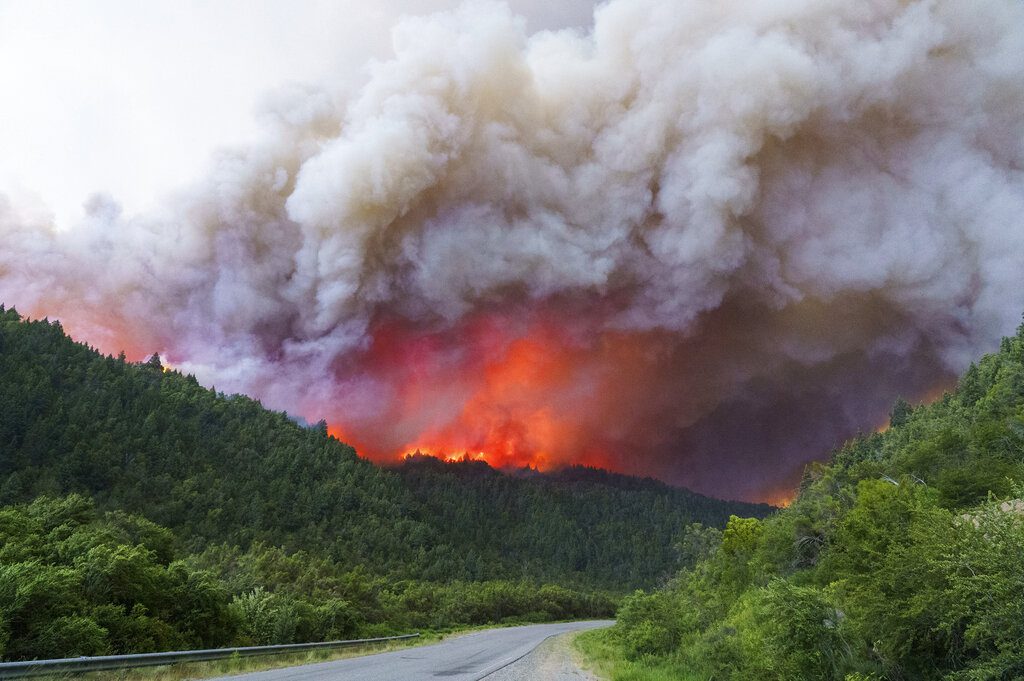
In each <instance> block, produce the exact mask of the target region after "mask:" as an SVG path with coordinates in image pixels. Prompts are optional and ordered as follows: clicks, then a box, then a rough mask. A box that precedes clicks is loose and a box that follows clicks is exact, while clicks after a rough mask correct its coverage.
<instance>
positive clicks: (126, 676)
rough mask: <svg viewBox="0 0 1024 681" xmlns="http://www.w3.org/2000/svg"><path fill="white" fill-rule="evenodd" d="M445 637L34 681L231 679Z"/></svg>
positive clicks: (425, 636) (424, 636)
mask: <svg viewBox="0 0 1024 681" xmlns="http://www.w3.org/2000/svg"><path fill="white" fill-rule="evenodd" d="M442 638H444V636H443V635H442V634H437V633H429V632H424V633H422V634H421V635H420V636H419V638H414V639H407V640H404V641H388V642H385V643H373V644H369V645H365V646H357V647H353V648H335V649H333V650H331V649H323V648H321V649H319V650H309V651H306V652H301V653H285V654H281V655H253V656H251V657H241V656H238V655H236V656H234V657H228V658H225V659H223V660H211V661H209V662H186V663H183V664H174V665H165V666H159V667H139V668H137V669H116V670H110V671H102V672H90V673H88V674H75V675H71V674H65V675H58V674H54V675H52V676H41V677H35V678H37V679H43V680H44V681H45V680H46V679H50V680H56V679H70V678H71V677H72V676H74V678H76V679H84V680H85V681H184V680H185V679H209V678H212V677H216V676H230V675H233V674H245V673H248V672H262V671H267V670H270V669H280V668H282V667H295V666H297V665H303V664H316V663H317V662H331V661H333V660H343V659H346V658H349V657H360V656H362V655H372V654H375V653H386V652H388V651H391V650H400V649H403V648H413V647H416V646H422V645H428V644H430V643H437V642H438V641H440V640H441V639H442Z"/></svg>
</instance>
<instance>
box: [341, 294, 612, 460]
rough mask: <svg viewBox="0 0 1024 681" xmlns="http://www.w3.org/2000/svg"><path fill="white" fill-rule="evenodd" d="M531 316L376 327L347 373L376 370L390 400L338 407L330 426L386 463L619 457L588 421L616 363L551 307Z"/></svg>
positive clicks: (343, 370)
mask: <svg viewBox="0 0 1024 681" xmlns="http://www.w3.org/2000/svg"><path fill="white" fill-rule="evenodd" d="M529 316H530V317H531V320H530V321H529V322H522V321H518V320H516V319H515V318H514V317H512V316H509V315H507V314H496V313H492V314H487V315H481V316H477V317H474V318H472V319H470V320H468V321H467V322H466V323H463V324H460V325H458V327H457V328H455V329H447V330H444V331H438V332H434V333H427V334H424V333H422V331H418V330H416V329H415V328H413V327H410V326H408V325H404V324H401V323H395V322H391V323H384V324H380V325H378V326H377V327H376V328H375V329H374V332H373V342H372V345H371V347H370V349H369V350H368V351H367V353H366V354H365V355H364V356H363V357H361V358H360V361H359V362H357V364H356V365H354V366H353V365H346V366H344V367H341V368H340V369H339V373H340V375H341V376H342V377H346V375H347V374H350V373H352V372H356V373H359V374H362V375H369V376H373V377H375V378H376V379H378V380H379V381H382V382H383V383H384V384H386V387H387V389H388V391H389V392H390V399H389V400H388V401H387V403H386V405H385V408H384V410H383V411H380V412H376V413H372V414H363V415H359V414H347V415H346V414H345V413H340V414H338V415H337V416H336V417H335V418H336V419H337V422H338V425H337V426H332V429H331V432H332V433H333V434H335V435H337V436H338V437H339V439H344V440H347V441H349V442H353V443H354V444H355V445H356V446H357V448H358V449H359V451H360V452H361V453H363V454H364V455H366V456H368V457H370V458H372V459H375V460H378V461H383V462H387V461H395V460H400V459H402V458H404V457H407V456H410V455H416V454H420V455H429V456H435V457H437V458H441V459H445V460H456V459H462V458H468V459H473V460H483V461H486V462H487V463H489V464H490V465H492V466H494V467H497V468H506V467H514V468H522V467H531V468H534V469H538V470H549V469H551V468H554V467H558V466H562V465H568V464H584V465H592V466H604V467H607V466H609V465H612V463H613V462H612V459H611V457H610V456H608V455H607V454H606V453H605V452H604V451H603V449H602V448H601V447H599V446H597V445H595V444H594V441H595V440H597V439H599V437H600V432H601V431H600V430H598V429H592V428H591V427H590V424H591V423H592V420H593V419H594V414H595V413H599V412H601V411H602V410H603V409H604V405H603V402H604V399H603V398H602V386H601V385H600V383H602V382H603V381H607V380H608V379H609V377H610V375H611V374H612V373H613V372H614V369H615V367H611V366H607V365H604V364H603V363H604V362H606V361H607V358H606V357H604V356H602V354H601V353H600V352H595V350H594V348H593V347H590V345H589V344H582V343H579V342H577V341H575V340H574V339H573V338H571V337H570V334H569V333H567V332H566V330H565V328H564V327H561V326H559V325H556V324H554V323H553V322H552V321H551V319H550V318H549V317H550V315H548V314H547V313H532V314H531V315H529ZM343 380H344V378H343Z"/></svg>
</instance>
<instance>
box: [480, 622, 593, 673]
mask: <svg viewBox="0 0 1024 681" xmlns="http://www.w3.org/2000/svg"><path fill="white" fill-rule="evenodd" d="M578 633H579V632H572V633H568V634H560V635H558V636H552V637H551V638H549V639H548V640H546V641H544V642H543V643H541V644H540V645H539V646H537V647H536V648H534V649H533V651H532V652H530V653H529V654H527V655H526V656H524V657H522V658H520V659H519V660H517V661H516V662H513V663H512V664H510V665H509V666H507V667H505V668H504V669H499V670H498V671H496V672H494V673H493V674H490V675H488V676H486V677H484V680H483V681H539V680H540V679H543V680H544V681H597V677H595V676H594V675H593V674H591V673H590V672H587V671H584V670H582V669H580V667H579V665H577V664H576V662H575V660H574V657H575V655H574V651H573V648H572V639H573V637H574V636H576V635H577V634H578Z"/></svg>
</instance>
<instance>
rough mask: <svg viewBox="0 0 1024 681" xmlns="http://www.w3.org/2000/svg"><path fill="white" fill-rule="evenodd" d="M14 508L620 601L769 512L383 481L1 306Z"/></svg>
mask: <svg viewBox="0 0 1024 681" xmlns="http://www.w3.org/2000/svg"><path fill="white" fill-rule="evenodd" d="M0 413H2V414H3V415H4V416H3V419H0V504H12V503H21V502H27V501H29V500H31V499H33V498H35V497H37V496H39V495H42V494H47V495H51V496H60V495H65V494H68V493H81V494H84V495H86V496H87V497H90V498H92V499H95V500H96V502H97V504H98V506H99V507H100V508H101V509H121V510H125V511H129V512H132V513H138V514H141V515H143V516H145V517H146V518H148V519H149V520H152V521H154V522H156V523H159V524H160V525H163V526H166V527H169V528H171V529H172V530H173V531H174V532H175V533H176V534H177V535H178V536H179V537H180V538H181V540H182V542H183V543H184V546H183V549H184V550H185V551H186V552H199V551H202V550H204V549H205V548H207V547H208V546H210V545H211V544H217V543H226V544H228V545H234V546H238V547H240V548H242V549H243V550H244V549H247V548H248V547H250V546H252V545H254V544H256V543H259V544H261V545H269V546H280V547H282V548H283V549H284V550H286V551H296V550H306V551H310V552H312V553H314V554H315V555H317V556H322V557H324V558H326V559H329V560H331V561H332V562H333V563H335V564H337V565H338V566H340V567H341V568H345V569H350V568H355V567H357V566H363V567H365V568H366V569H367V570H368V571H370V572H371V573H372V574H377V575H390V576H392V577H395V578H412V579H426V580H440V581H451V580H456V579H466V580H478V579H495V578H516V579H518V578H528V579H536V580H544V581H548V582H555V583H562V584H574V585H582V586H586V587H588V588H593V587H600V588H606V589H613V590H622V589H627V588H633V587H636V586H650V585H653V584H655V583H657V582H658V580H660V579H663V578H664V577H666V576H667V575H669V574H671V572H672V571H673V569H674V567H675V565H676V561H677V556H676V554H675V551H674V549H673V544H674V543H675V542H676V540H677V539H678V537H679V535H680V532H681V531H682V528H683V527H684V526H685V525H686V524H687V523H689V522H693V521H700V522H703V523H706V524H710V525H718V526H721V525H723V524H724V523H725V521H726V520H727V518H728V516H729V515H730V514H731V513H740V514H744V515H764V514H765V513H766V512H767V511H768V510H769V507H767V506H763V505H750V504H740V503H731V502H723V501H719V500H715V499H710V498H707V497H703V496H700V495H697V494H694V493H691V492H688V491H685V490H680V489H676V488H671V487H668V486H666V485H663V484H660V483H657V482H654V481H651V480H646V481H642V480H635V479H631V478H626V477H625V476H616V475H613V474H606V473H602V472H596V471H587V470H585V469H570V470H567V471H563V472H561V473H556V474H551V475H530V476H508V475H504V474H501V473H498V472H496V471H494V470H493V469H490V468H489V467H487V466H486V465H483V464H478V463H477V464H474V463H465V464H443V463H441V462H439V461H435V460H430V461H414V462H409V463H407V464H406V465H405V466H402V467H400V468H399V469H397V470H392V469H382V468H380V467H378V466H375V465H373V464H371V463H369V462H367V461H364V460H362V459H360V458H359V457H357V456H356V453H355V452H354V451H353V449H352V448H351V447H348V446H347V445H345V444H343V443H340V442H338V441H337V440H335V439H334V438H332V437H330V436H329V435H328V434H327V431H326V428H325V426H324V425H323V424H322V423H321V424H318V425H316V426H314V427H304V426H301V425H299V424H297V423H296V422H295V421H293V420H292V419H290V418H289V417H288V416H287V415H285V414H281V413H277V412H272V411H268V410H266V409H264V408H263V407H262V406H261V405H260V404H259V403H258V402H257V401H255V400H252V399H249V398H246V397H243V396H238V395H231V396H227V395H223V394H218V393H216V392H215V391H213V390H208V389H206V388H203V387H201V386H200V385H199V384H198V383H197V382H196V381H195V379H194V378H192V377H189V376H183V375H181V374H179V373H177V372H175V371H164V370H163V368H162V367H161V366H160V362H159V359H158V358H156V359H155V360H151V361H150V362H148V363H146V364H133V363H128V362H125V361H123V359H118V358H111V357H105V356H103V355H101V354H99V353H98V352H96V351H95V350H93V349H91V348H89V347H87V346H85V345H82V344H80V343H76V342H74V341H72V340H71V339H69V338H68V337H67V336H66V335H65V334H64V333H63V330H62V329H61V327H60V326H59V324H57V323H48V322H45V321H25V320H22V319H21V318H20V317H19V316H18V315H17V313H16V312H15V311H13V310H4V309H3V308H2V307H0Z"/></svg>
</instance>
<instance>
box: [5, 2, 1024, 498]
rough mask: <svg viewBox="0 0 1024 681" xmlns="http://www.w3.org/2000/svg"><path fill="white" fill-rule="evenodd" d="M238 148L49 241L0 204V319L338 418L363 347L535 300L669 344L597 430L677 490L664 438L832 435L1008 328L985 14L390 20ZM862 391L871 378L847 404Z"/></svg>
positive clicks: (367, 403) (862, 11)
mask: <svg viewBox="0 0 1024 681" xmlns="http://www.w3.org/2000/svg"><path fill="white" fill-rule="evenodd" d="M263 120H264V123H265V125H266V127H267V133H266V137H265V141H264V142H263V143H262V144H259V145H255V146H252V147H250V148H247V149H243V150H236V151H232V152H224V153H223V154H221V155H220V157H219V158H218V160H217V162H216V165H215V169H214V171H213V173H212V174H211V175H210V176H209V177H206V178H204V179H203V180H202V181H200V182H199V183H197V184H196V185H195V187H193V188H191V189H189V190H187V191H185V192H182V193H181V194H180V195H179V196H177V197H175V198H174V200H173V201H169V202H168V205H167V208H166V210H165V211H164V212H163V213H161V214H153V215H149V216H146V217H143V218H132V219H126V218H124V217H123V216H121V215H120V213H119V211H118V210H117V208H116V204H114V203H113V202H112V201H111V200H109V199H104V198H97V199H95V200H94V201H93V202H92V204H91V206H90V211H89V216H88V218H87V219H86V220H85V221H84V223H83V224H81V225H79V226H78V228H77V229H74V230H71V231H69V232H67V233H57V232H55V231H54V230H52V229H51V228H50V227H49V226H48V225H46V224H39V221H38V220H30V219H27V218H25V217H23V216H18V215H16V214H15V213H14V212H13V211H12V209H10V208H9V207H4V206H0V235H2V238H3V243H4V246H3V249H2V251H0V300H3V301H4V302H6V303H8V304H17V305H18V306H19V308H21V309H23V310H26V311H31V312H33V313H34V314H40V315H41V314H48V315H51V316H59V317H61V318H62V319H66V320H67V323H68V324H70V327H71V328H72V330H75V329H78V330H79V332H80V333H81V334H82V335H83V336H85V337H86V338H87V339H89V340H92V341H93V342H96V343H99V344H101V345H103V343H104V342H108V343H117V342H119V343H121V344H124V343H126V342H128V341H126V340H125V338H126V335H127V336H130V337H131V339H132V341H131V342H132V343H133V347H134V348H135V349H136V350H137V351H151V350H160V351H161V352H163V353H166V354H168V355H169V356H170V357H171V359H172V360H173V361H176V362H179V363H181V364H182V366H183V367H185V368H186V369H189V370H193V371H195V372H196V373H197V374H198V375H199V377H200V378H201V379H202V380H204V381H205V382H207V383H215V384H216V385H217V387H218V388H221V389H229V390H241V391H245V392H248V393H251V394H255V395H258V396H260V397H262V398H264V399H266V400H267V401H268V402H269V403H270V404H272V405H274V406H277V407H280V408H288V409H296V405H299V407H298V408H299V409H301V410H303V411H304V412H305V415H306V416H307V417H308V418H311V419H314V420H315V419H316V418H318V417H319V414H317V413H312V412H313V411H315V410H316V409H323V408H324V405H332V409H335V410H336V411H335V412H333V413H334V414H337V415H338V416H340V417H350V418H352V419H355V420H357V421H358V420H359V419H361V418H370V417H371V416H370V415H371V414H372V413H374V412H375V411H379V410H380V409H381V405H382V404H384V403H386V402H387V401H388V400H389V399H390V396H391V395H392V392H391V390H390V388H389V386H388V385H387V381H386V380H384V379H381V378H380V377H376V376H373V375H365V374H364V373H362V372H360V371H358V370H350V368H351V367H352V366H356V367H358V363H359V360H358V357H359V356H360V353H361V352H363V351H364V350H365V349H366V348H367V347H368V346H369V345H370V344H371V343H372V340H373V339H372V332H371V330H372V325H373V323H374V322H375V320H379V319H381V318H401V319H404V320H408V321H410V322H411V323H414V324H420V325H423V326H424V327H425V328H431V329H438V328H445V327H446V326H451V327H454V326H456V325H457V324H458V323H459V322H460V320H465V319H466V318H467V317H470V316H472V315H473V314H475V313H477V312H480V311H482V310H488V309H493V308H515V307H516V306H526V307H530V306H531V305H547V304H551V301H557V305H558V306H559V308H560V309H562V310H565V311H567V324H569V325H574V324H576V323H577V321H578V320H573V321H568V320H570V319H571V315H572V313H573V312H572V311H573V309H574V308H573V307H572V306H573V304H574V303H573V302H572V301H585V302H580V303H579V305H580V307H579V309H578V312H579V316H581V317H586V318H587V322H586V323H585V324H581V325H580V327H581V328H584V329H586V332H587V333H600V332H601V331H602V330H618V331H622V332H625V333H638V334H646V333H667V334H668V337H670V338H674V339H676V340H675V341H672V342H670V343H669V346H670V348H672V347H674V349H673V350H671V351H668V352H667V353H666V354H665V356H664V357H663V371H662V372H661V373H662V375H661V376H660V377H659V378H658V379H657V380H652V382H653V383H654V384H655V385H657V386H658V388H659V394H658V395H652V394H651V393H650V391H649V390H646V389H645V391H644V394H639V395H637V396H636V398H637V399H639V400H644V399H646V400H648V401H649V403H648V406H644V407H640V408H639V411H640V412H641V414H640V415H639V416H634V417H629V418H627V417H622V418H621V419H619V421H618V422H617V423H616V426H615V428H616V433H619V434H623V433H624V434H625V436H628V437H629V438H631V439H634V440H636V439H637V438H639V439H640V440H644V439H645V438H646V439H650V441H651V442H650V446H651V447H652V448H653V449H656V450H657V451H658V452H660V453H659V454H658V457H660V458H659V459H658V461H659V463H658V464H657V465H658V466H659V467H660V470H672V469H673V466H676V467H677V468H681V469H686V470H687V471H688V472H687V476H689V477H687V476H682V478H685V480H686V481H689V482H691V483H693V484H698V485H700V484H701V481H702V480H704V478H702V474H701V473H700V471H699V470H695V469H693V464H692V463H690V464H686V463H685V462H684V463H679V464H676V463H673V462H672V461H671V456H668V455H665V454H664V452H665V451H666V448H668V449H671V443H670V442H668V441H667V439H666V438H668V439H671V437H672V435H671V433H672V432H676V431H674V430H673V429H676V430H678V429H684V430H685V429H686V428H690V427H692V426H695V425H697V426H699V425H700V423H701V422H702V420H703V419H708V418H710V419H717V418H719V417H717V416H715V412H716V410H721V409H722V408H723V405H727V404H731V403H733V402H735V401H736V400H745V399H748V398H750V399H753V398H752V397H751V396H752V395H755V394H756V395H758V396H759V397H757V400H760V403H761V404H762V407H761V412H760V413H765V414H775V415H776V416H777V414H776V412H775V411H774V407H772V404H771V403H772V402H773V401H774V402H777V403H780V404H781V403H786V404H790V405H793V408H799V405H800V404H802V402H801V400H802V399H803V397H801V396H803V395H810V394H811V392H813V391H811V388H810V387H809V386H810V385H812V384H813V385H815V386H817V388H816V389H815V390H819V389H825V390H827V391H828V392H829V393H830V397H829V398H828V400H827V401H828V403H829V404H830V405H831V406H832V407H834V408H835V409H837V410H839V411H841V412H844V413H843V415H841V416H838V417H836V418H837V419H838V421H839V422H840V423H839V425H837V426H836V428H838V429H839V430H840V431H842V432H841V433H840V434H841V435H845V434H849V433H848V432H846V431H849V430H850V429H851V428H853V427H854V426H856V427H864V426H866V425H870V424H866V423H864V422H863V421H864V420H865V419H866V418H871V417H870V416H869V415H870V414H874V413H877V412H878V410H879V408H880V405H884V403H885V402H887V401H889V400H891V399H892V397H894V396H895V393H896V392H897V391H902V392H912V391H922V390H924V389H925V388H927V387H928V386H929V383H930V382H931V383H934V382H935V381H939V380H944V379H948V375H949V372H955V371H958V370H960V369H961V368H962V367H963V366H964V365H965V363H966V362H968V361H969V360H970V359H971V358H973V357H975V356H976V355H977V354H978V353H980V352H981V351H984V350H988V349H990V348H992V347H993V346H994V344H995V342H996V340H997V339H998V338H999V336H1000V335H1003V334H1006V333H1007V332H1010V331H1011V330H1012V329H1013V328H1014V326H1015V325H1016V323H1017V321H1018V320H1019V317H1020V313H1021V310H1022V309H1024V224H1022V222H1021V219H1022V218H1021V216H1024V5H1022V4H1021V3H1019V2H1017V1H1016V0H973V1H972V2H965V1H964V0H864V1H862V2H856V3H852V2H848V0H742V1H741V0H714V1H712V0H611V1H610V2H608V3H606V4H604V5H601V6H600V7H599V8H598V9H597V10H596V11H595V13H594V21H593V26H592V27H591V28H590V29H589V30H587V31H581V30H562V31H543V32H539V33H534V34H529V33H528V30H527V24H526V21H525V19H523V18H520V17H517V16H516V15H514V14H513V12H512V11H511V10H509V9H508V8H507V7H506V6H505V5H502V4H498V3H491V2H476V3H468V4H465V5H463V6H462V7H460V8H459V9H457V10H455V11H451V12H443V13H438V14H433V15H429V16H425V17H411V18H406V19H403V20H402V21H400V22H399V23H398V24H397V25H396V27H395V28H394V31H393V56H392V57H391V58H389V59H387V60H383V61H374V62H372V63H371V64H370V65H369V68H368V71H367V72H366V77H365V79H364V82H363V83H362V85H361V86H360V87H358V88H356V89H355V90H354V92H353V93H352V94H346V93H344V92H332V91H330V90H324V89H315V88H298V87H295V88H292V89H291V90H288V91H284V92H282V93H279V95H278V96H277V98H276V100H275V101H274V103H273V104H272V105H270V106H269V107H268V109H267V111H266V112H265V113H264V115H263ZM595 320H596V321H595ZM652 361H653V362H655V363H657V361H662V360H652ZM346 367H349V368H346ZM854 368H857V371H854ZM860 370H864V371H870V372H878V373H879V374H884V373H889V374H891V376H883V377H880V378H879V380H878V383H877V385H876V387H874V388H872V387H870V386H865V385H863V384H861V383H860V382H859V379H857V381H858V386H859V387H858V388H857V389H856V390H852V391H851V392H850V393H849V394H847V393H846V392H845V388H844V386H849V385H851V383H850V381H853V380H854V379H853V378H852V377H853V376H854V375H858V376H859V374H858V372H859V371H860ZM830 385H831V386H832V387H829V386H830ZM823 386H824V387H823ZM645 387H646V388H649V387H650V386H645ZM645 395H646V397H645ZM813 395H815V397H814V399H815V400H817V399H819V398H820V392H813ZM452 408H453V409H457V408H458V407H457V404H456V405H454V406H453V407H452ZM883 410H884V407H883ZM772 418H775V417H774V416H773V417H772ZM655 425H656V426H657V428H658V429H661V430H664V431H665V432H666V433H667V434H665V435H658V436H655V435H651V434H650V430H651V429H652V428H653V427H654V426H655ZM835 436H838V435H835ZM702 437H703V436H702ZM750 437H751V438H753V439H754V440H756V439H757V438H758V437H759V436H758V435H757V434H756V433H755V434H751V435H750ZM684 439H685V438H684ZM698 439H700V438H698ZM795 439H796V440H799V437H796V438H795ZM821 441H822V438H821V437H818V438H817V439H814V438H811V440H809V441H808V444H807V445H806V446H808V447H813V446H816V445H820V444H821ZM701 443H703V444H701ZM691 444H692V443H691ZM748 444H749V449H750V451H751V452H755V453H756V452H758V451H761V450H762V449H763V450H764V452H767V453H768V454H766V455H765V456H768V455H770V454H771V452H772V451H774V450H772V447H771V446H768V445H765V446H764V447H762V445H761V444H760V443H757V442H750V443H748ZM693 446H695V447H698V448H699V447H704V448H705V449H707V450H708V451H713V450H714V449H715V448H716V447H720V446H721V443H718V444H716V442H715V440H714V438H713V437H712V438H711V439H710V441H708V442H705V441H704V439H701V442H700V443H698V444H695V445H693ZM731 446H736V445H735V443H734V444H733V445H731ZM759 448H760V449H759ZM776 449H777V448H776ZM673 451H675V450H673ZM821 453H822V452H820V451H801V452H798V453H796V454H793V453H789V454H786V456H785V457H783V458H784V459H785V461H782V462H780V463H779V465H781V466H782V468H781V470H780V471H779V472H776V473H772V472H771V471H765V472H763V474H759V476H760V477H761V478H772V476H773V475H774V476H775V477H776V478H779V477H785V476H789V475H791V474H792V468H793V466H792V460H793V459H794V458H795V459H798V460H800V461H803V460H807V459H808V458H810V457H813V456H817V455H820V454H821ZM624 456H625V455H624ZM631 456H638V457H640V458H641V459H642V458H643V456H645V455H644V454H643V452H640V453H639V454H635V453H634V454H631ZM681 456H683V457H684V458H685V456H696V455H694V454H692V452H684V453H682V454H681ZM709 456H710V455H709ZM780 456H781V455H778V456H777V458H778V457H780ZM666 457H667V459H666ZM697 458H698V459H699V460H703V459H700V457H699V456H698V457H697ZM705 458H706V457H705ZM761 458H762V459H764V456H762V457H761ZM749 459H750V456H748V455H746V454H745V455H744V458H743V460H744V461H748V460H749ZM766 461H768V462H769V463H767V464H766V463H763V462H762V464H759V465H762V466H765V465H767V466H769V467H770V466H771V465H774V464H773V463H772V461H773V460H772V459H771V458H770V457H769V458H768V459H766ZM624 465H626V463H624ZM652 465H653V464H652ZM687 466H689V468H687ZM635 467H636V469H637V470H642V469H643V468H644V466H643V464H642V463H641V464H637V465H636V466H635ZM698 468H699V466H698ZM716 480H717V477H716ZM761 482H763V481H761ZM723 484H724V483H723ZM759 484H760V482H759ZM729 489H730V491H735V490H738V491H739V492H738V493H749V490H747V489H746V488H740V487H734V488H729Z"/></svg>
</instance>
